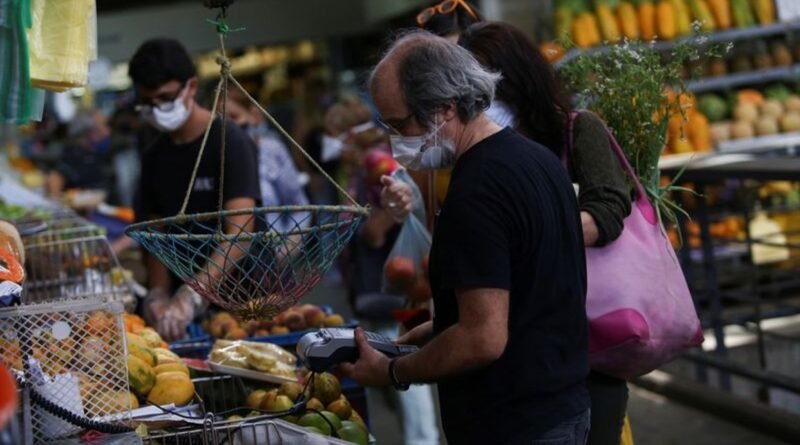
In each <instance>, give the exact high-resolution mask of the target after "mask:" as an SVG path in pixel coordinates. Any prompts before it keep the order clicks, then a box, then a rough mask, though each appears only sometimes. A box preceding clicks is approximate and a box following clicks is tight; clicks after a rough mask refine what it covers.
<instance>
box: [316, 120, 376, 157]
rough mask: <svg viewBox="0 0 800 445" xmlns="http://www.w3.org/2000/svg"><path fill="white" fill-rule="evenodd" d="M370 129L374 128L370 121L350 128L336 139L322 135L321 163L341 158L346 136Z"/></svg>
mask: <svg viewBox="0 0 800 445" xmlns="http://www.w3.org/2000/svg"><path fill="white" fill-rule="evenodd" d="M372 128H375V123H373V122H372V121H370V122H365V123H363V124H360V125H356V126H355V127H353V128H351V129H350V130H348V131H346V132H344V133H342V134H340V135H339V136H336V137H333V136H328V135H327V134H323V135H322V154H321V155H320V156H321V159H322V162H330V161H333V160H336V159H339V158H340V157H341V156H342V150H343V149H344V140H345V139H346V138H347V136H348V135H350V134H359V133H362V132H365V131H367V130H370V129H372Z"/></svg>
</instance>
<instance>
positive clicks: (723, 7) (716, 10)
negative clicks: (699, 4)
mask: <svg viewBox="0 0 800 445" xmlns="http://www.w3.org/2000/svg"><path fill="white" fill-rule="evenodd" d="M708 6H709V8H711V14H713V15H714V23H715V24H716V25H717V28H719V29H728V28H730V27H731V5H730V2H729V1H728V0H708Z"/></svg>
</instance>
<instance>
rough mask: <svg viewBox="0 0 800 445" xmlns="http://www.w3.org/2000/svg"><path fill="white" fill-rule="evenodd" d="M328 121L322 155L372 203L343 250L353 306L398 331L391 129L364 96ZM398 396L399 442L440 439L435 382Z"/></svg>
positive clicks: (367, 320) (377, 327)
mask: <svg viewBox="0 0 800 445" xmlns="http://www.w3.org/2000/svg"><path fill="white" fill-rule="evenodd" d="M323 123H324V125H325V137H324V139H323V145H322V156H323V160H325V158H326V156H329V157H328V159H332V158H333V157H335V158H338V159H340V160H341V162H340V168H341V171H342V172H344V174H345V175H346V176H345V177H344V178H343V182H344V184H345V186H346V187H347V189H348V192H349V193H350V194H351V196H355V197H356V200H357V201H358V202H360V203H362V204H366V205H369V206H370V208H371V211H370V214H369V216H368V217H367V218H366V220H365V221H364V222H363V223H362V224H361V227H360V228H359V230H358V232H357V233H356V235H355V236H354V237H353V238H352V240H351V242H350V243H349V244H348V249H347V253H346V254H345V255H343V257H344V261H343V271H344V273H343V276H344V277H345V280H346V283H347V287H348V291H349V297H350V301H351V304H352V307H353V312H354V314H355V315H356V317H358V319H359V321H360V322H361V323H362V325H363V326H365V327H366V328H367V329H369V330H370V331H372V332H376V333H379V334H382V335H385V336H387V337H390V338H394V337H397V335H398V332H399V328H400V326H399V324H398V322H397V321H396V320H395V319H394V317H392V312H393V311H394V310H399V309H403V308H405V307H406V306H407V303H408V301H407V298H406V297H405V296H404V295H397V294H396V293H391V292H386V291H385V289H384V287H383V276H384V275H383V266H384V264H385V263H386V260H387V258H388V257H389V252H390V251H391V250H392V248H393V246H394V245H395V242H396V240H397V238H398V234H399V233H400V229H401V226H402V220H396V219H394V218H393V217H392V214H391V213H390V212H389V209H388V208H387V207H386V206H385V205H384V204H385V203H384V202H382V201H381V190H382V188H383V185H382V183H381V178H383V177H389V175H391V174H392V173H394V172H395V171H396V170H399V169H401V168H402V167H401V166H400V164H399V163H398V162H397V161H396V160H395V159H393V158H392V153H391V150H390V148H389V140H388V137H387V134H386V131H385V130H384V129H383V128H380V126H378V125H377V124H375V123H374V116H373V114H372V110H371V109H370V107H369V106H368V105H367V104H366V102H364V101H363V100H361V99H359V98H357V97H354V96H345V97H343V98H341V99H339V101H338V102H337V103H336V104H334V105H332V106H331V107H330V108H329V109H328V111H327V112H326V113H325V116H324V118H323ZM403 184H405V183H403ZM407 199H408V202H409V204H412V205H414V204H416V205H418V206H419V205H420V203H418V202H417V203H415V202H413V198H412V197H411V196H409V197H408V198H407ZM423 223H424V221H423ZM382 396H383V395H382V394H380V393H379V392H376V391H373V390H370V391H368V392H367V401H368V402H369V403H368V405H370V406H373V403H372V402H371V400H373V398H375V397H382ZM398 402H399V403H398V404H397V406H398V408H399V411H400V414H401V416H400V418H401V419H402V427H403V428H402V431H403V441H402V442H400V443H404V444H408V445H438V444H439V443H440V442H439V428H438V426H437V422H436V413H435V411H436V409H435V405H434V403H433V394H432V392H431V388H430V387H429V386H417V387H414V388H413V389H411V390H409V391H406V392H400V393H398Z"/></svg>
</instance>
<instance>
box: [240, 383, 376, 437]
mask: <svg viewBox="0 0 800 445" xmlns="http://www.w3.org/2000/svg"><path fill="white" fill-rule="evenodd" d="M309 378H310V374H307V375H306V376H305V377H304V379H305V380H306V381H307V379H309ZM303 391H304V384H301V383H283V384H282V385H280V387H278V388H275V387H272V388H260V389H256V390H254V391H252V392H251V393H250V394H249V395H248V396H247V407H248V408H250V409H253V410H259V411H253V412H252V413H251V414H250V415H251V416H260V415H262V411H264V412H267V413H284V412H288V411H290V410H291V409H292V407H293V406H294V405H295V401H296V400H298V396H299V395H300V394H301V393H303ZM305 400H306V403H305V410H304V411H302V412H300V413H298V414H296V415H288V416H284V417H283V419H284V420H287V421H289V422H291V423H294V424H296V425H298V426H301V427H303V428H305V429H307V430H308V431H310V432H313V433H316V434H322V435H325V436H332V435H334V432H335V433H336V434H335V436H336V437H339V438H340V439H343V440H346V441H348V442H352V443H356V444H360V445H366V444H367V443H368V440H369V431H368V429H367V426H366V423H365V422H364V420H363V418H362V417H361V415H359V413H358V412H357V411H356V410H355V409H354V408H353V407H352V406H351V404H350V402H349V401H348V400H347V397H345V395H344V394H342V389H341V383H340V382H339V380H338V379H337V378H336V376H334V375H333V374H329V373H322V374H317V375H315V376H314V377H313V382H312V384H309V385H308V387H307V388H306V389H305ZM228 419H229V420H239V419H241V417H240V416H231V417H229V418H228Z"/></svg>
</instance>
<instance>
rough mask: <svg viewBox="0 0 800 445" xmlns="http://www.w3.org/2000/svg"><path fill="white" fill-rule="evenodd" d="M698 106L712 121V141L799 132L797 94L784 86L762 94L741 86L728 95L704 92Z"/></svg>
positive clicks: (798, 102)
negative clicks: (741, 88)
mask: <svg viewBox="0 0 800 445" xmlns="http://www.w3.org/2000/svg"><path fill="white" fill-rule="evenodd" d="M698 108H699V109H700V111H701V112H702V113H703V114H704V115H705V116H707V117H708V119H709V120H710V121H711V122H712V125H711V138H712V140H713V142H714V143H719V142H722V141H727V140H731V139H747V138H753V137H756V136H768V135H773V134H778V133H787V132H796V131H800V95H798V94H794V93H792V91H791V90H790V89H789V88H787V87H786V86H784V85H773V86H771V87H768V88H766V89H765V90H764V92H763V93H762V92H761V91H758V90H754V89H743V90H739V91H737V92H735V93H733V94H731V95H729V96H728V97H723V96H720V95H718V94H705V95H702V96H700V98H699V99H698Z"/></svg>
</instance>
